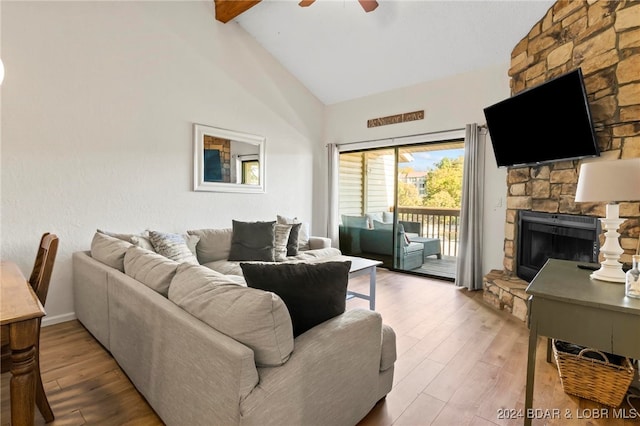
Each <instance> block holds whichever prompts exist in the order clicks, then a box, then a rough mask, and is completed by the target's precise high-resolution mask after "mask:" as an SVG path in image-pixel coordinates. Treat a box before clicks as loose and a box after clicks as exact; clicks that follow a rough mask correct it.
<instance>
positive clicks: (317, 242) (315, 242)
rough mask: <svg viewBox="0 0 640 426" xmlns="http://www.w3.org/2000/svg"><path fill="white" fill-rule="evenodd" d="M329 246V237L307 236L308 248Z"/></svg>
mask: <svg viewBox="0 0 640 426" xmlns="http://www.w3.org/2000/svg"><path fill="white" fill-rule="evenodd" d="M329 247H331V239H330V238H325V237H309V250H316V249H323V248H329Z"/></svg>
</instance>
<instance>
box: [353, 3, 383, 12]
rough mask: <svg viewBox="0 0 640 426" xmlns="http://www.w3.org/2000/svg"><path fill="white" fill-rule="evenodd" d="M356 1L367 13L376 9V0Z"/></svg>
mask: <svg viewBox="0 0 640 426" xmlns="http://www.w3.org/2000/svg"><path fill="white" fill-rule="evenodd" d="M358 2H359V3H360V6H362V8H363V9H364V11H365V12H367V13H369V12H372V11H374V10H376V7H378V2H377V1H376V0H358Z"/></svg>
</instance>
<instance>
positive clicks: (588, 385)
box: [553, 340, 635, 407]
mask: <svg viewBox="0 0 640 426" xmlns="http://www.w3.org/2000/svg"><path fill="white" fill-rule="evenodd" d="M587 352H595V353H597V354H599V355H600V356H602V358H603V359H605V360H606V361H600V360H598V359H592V358H586V357H584V356H583V355H584V354H585V353H587ZM553 355H554V357H555V359H556V364H557V365H558V373H559V374H560V382H561V383H562V388H563V389H564V391H565V393H568V394H571V395H576V396H579V397H581V398H586V399H590V400H592V401H596V402H599V403H601V404H604V405H608V406H611V407H618V406H620V404H621V403H622V400H623V399H624V396H625V394H626V393H627V390H628V389H629V385H630V384H631V381H632V380H633V376H634V373H635V370H634V369H633V365H632V364H631V361H629V358H624V361H623V365H616V364H612V363H610V362H609V360H608V358H607V356H606V355H605V354H603V353H602V352H600V351H598V350H596V349H589V348H585V349H583V350H582V351H580V353H579V354H578V355H574V354H571V353H567V352H563V351H561V350H558V349H557V348H556V341H555V340H554V341H553Z"/></svg>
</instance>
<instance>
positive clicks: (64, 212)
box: [0, 0, 326, 322]
mask: <svg viewBox="0 0 640 426" xmlns="http://www.w3.org/2000/svg"><path fill="white" fill-rule="evenodd" d="M1 20H2V23H1V29H2V32H1V34H2V40H1V49H2V59H3V61H4V64H5V68H6V78H5V81H4V84H3V85H2V98H1V101H2V105H1V107H2V122H1V123H2V131H1V138H2V139H1V143H2V151H1V152H2V158H1V165H2V171H1V178H2V182H1V188H2V194H1V199H2V211H1V213H2V218H1V230H2V234H1V236H2V243H1V253H0V256H1V257H2V259H10V260H13V261H16V262H17V263H18V265H19V266H20V268H21V269H22V270H23V271H24V273H25V274H29V273H30V270H31V267H32V266H33V259H34V256H35V253H36V247H37V244H38V241H39V238H40V235H41V234H42V233H43V232H45V231H50V232H54V233H56V234H58V236H59V237H60V249H59V253H58V258H57V262H56V266H55V269H54V274H53V279H52V283H51V287H50V289H49V297H48V301H47V306H46V310H47V314H48V319H49V321H50V322H51V321H52V320H53V321H56V320H57V321H61V320H66V319H69V318H70V317H72V313H73V309H74V308H73V298H72V273H71V254H72V253H73V252H74V251H77V250H86V249H88V248H89V245H90V241H91V237H92V235H93V233H94V231H95V229H96V228H104V229H107V230H112V231H118V232H138V231H142V230H144V229H147V228H151V229H158V230H163V231H169V232H184V231H185V230H186V229H193V228H204V227H228V226H231V220H232V219H239V220H271V219H275V215H276V214H278V213H280V214H285V215H291V216H293V215H296V216H298V217H301V218H306V219H307V220H309V221H314V220H315V218H314V217H313V209H312V203H313V188H314V185H315V184H316V183H314V180H313V179H314V176H313V173H314V172H313V169H314V168H317V167H319V165H320V164H322V160H324V158H325V156H324V150H323V147H322V132H323V129H322V126H323V122H322V117H323V114H324V111H323V109H324V107H323V105H322V104H321V103H320V102H319V101H318V100H317V99H316V98H315V97H313V96H312V95H311V94H310V93H309V92H308V91H307V90H306V89H305V88H304V87H303V86H302V85H301V84H300V83H299V82H298V81H297V80H295V79H294V78H293V77H292V76H291V75H290V74H289V73H287V72H286V71H285V70H284V69H283V68H282V67H281V66H280V65H279V64H278V63H277V62H276V61H275V60H274V59H273V58H272V57H271V56H270V55H269V54H267V53H266V52H265V51H264V50H263V49H262V48H261V47H260V46H259V45H258V44H257V43H256V42H255V41H254V40H253V39H252V38H251V37H250V36H248V35H247V34H246V33H245V32H244V31H243V30H242V29H240V28H239V27H238V26H237V25H236V24H234V23H230V24H226V25H223V24H221V23H219V22H217V21H215V20H214V13H213V1H211V0H207V1H203V2H100V3H99V2H37V3H36V2H2V16H1ZM194 122H196V123H201V124H206V125H210V126H216V127H223V128H228V129H233V130H240V131H243V132H248V133H255V134H259V135H263V136H266V138H267V145H266V147H267V149H266V156H267V163H266V168H267V172H266V174H267V179H266V187H267V193H266V194H222V193H203V192H198V193H196V192H193V191H192V190H191V185H192V123H194ZM316 173H320V172H316ZM292 176H293V177H295V179H292V178H291V177H292ZM325 180H326V179H325Z"/></svg>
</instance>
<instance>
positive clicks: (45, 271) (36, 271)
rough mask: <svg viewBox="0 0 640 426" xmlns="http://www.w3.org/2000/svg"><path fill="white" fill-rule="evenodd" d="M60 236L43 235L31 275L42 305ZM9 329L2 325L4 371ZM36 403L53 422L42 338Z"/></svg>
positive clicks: (7, 362)
mask: <svg viewBox="0 0 640 426" xmlns="http://www.w3.org/2000/svg"><path fill="white" fill-rule="evenodd" d="M58 241H59V239H58V237H57V236H56V235H55V234H50V233H48V232H46V233H44V234H43V235H42V238H41V239H40V245H39V246H38V253H37V255H36V260H35V263H34V265H33V270H32V271H31V276H30V277H29V284H31V287H32V288H33V291H34V292H35V293H36V295H37V296H38V299H39V300H40V303H41V304H42V306H44V305H45V302H46V301H47V293H48V292H49V282H50V281H51V273H52V272H53V264H54V262H55V259H56V254H57V252H58ZM39 334H40V323H39V322H38V335H39ZM8 340H9V339H8V330H7V328H6V327H2V372H3V373H4V372H5V371H9V370H10V368H11V352H10V350H9V346H8V343H6V342H8ZM36 405H37V406H38V409H39V410H40V413H41V414H42V417H44V420H45V422H47V423H49V422H52V421H53V419H54V416H53V411H52V410H51V406H50V405H49V401H48V400H47V395H46V394H45V392H44V386H43V385H42V376H41V375H40V339H38V343H37V345H36Z"/></svg>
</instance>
